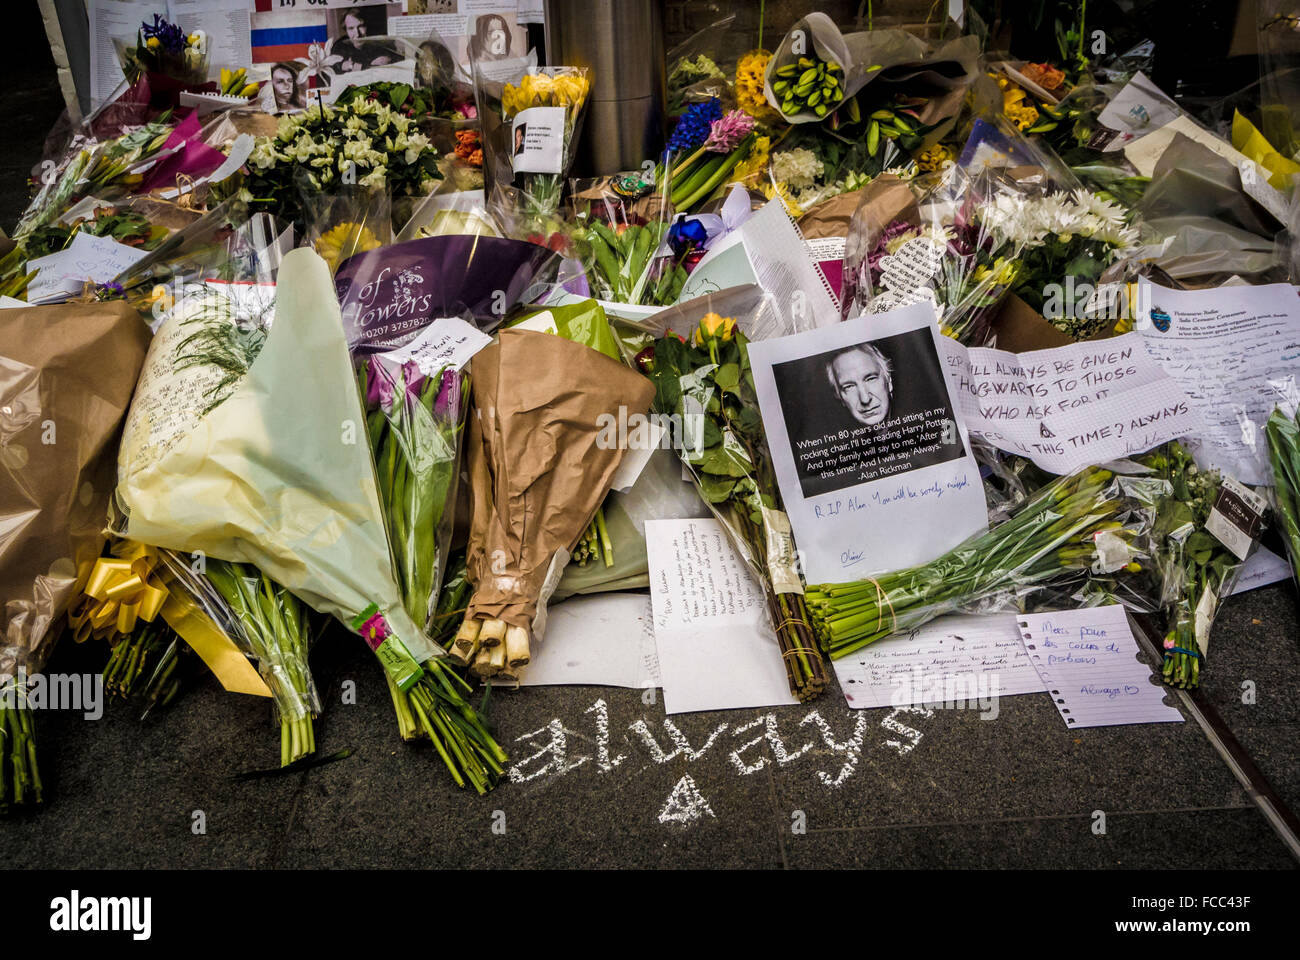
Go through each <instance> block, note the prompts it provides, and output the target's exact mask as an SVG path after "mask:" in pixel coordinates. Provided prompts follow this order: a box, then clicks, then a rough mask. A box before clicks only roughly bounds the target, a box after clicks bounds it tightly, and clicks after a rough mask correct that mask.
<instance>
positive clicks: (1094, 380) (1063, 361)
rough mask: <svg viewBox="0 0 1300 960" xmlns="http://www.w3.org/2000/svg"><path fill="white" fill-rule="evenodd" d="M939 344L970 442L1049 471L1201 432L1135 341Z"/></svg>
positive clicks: (1178, 393)
mask: <svg viewBox="0 0 1300 960" xmlns="http://www.w3.org/2000/svg"><path fill="white" fill-rule="evenodd" d="M939 342H940V345H941V346H942V347H943V350H944V354H945V356H944V361H945V366H946V369H947V371H948V376H949V378H950V379H951V380H952V383H953V387H954V388H955V390H956V392H957V397H958V400H959V402H960V404H961V412H962V418H963V419H964V421H965V423H966V426H967V427H968V428H969V429H970V432H971V435H972V436H976V437H979V438H980V439H982V440H985V441H987V442H989V443H991V444H993V445H994V446H995V447H997V448H998V449H1000V450H1005V451H1007V452H1008V453H1016V454H1020V455H1021V456H1025V457H1029V458H1030V459H1031V460H1033V461H1034V462H1035V463H1036V464H1038V465H1039V466H1040V467H1042V468H1043V469H1044V470H1048V471H1050V472H1052V473H1057V474H1065V473H1073V472H1074V471H1075V470H1079V469H1082V468H1083V467H1086V466H1088V465H1089V464H1093V463H1103V462H1105V461H1107V460H1118V459H1121V458H1123V457H1126V456H1129V455H1132V454H1135V453H1144V452H1146V451H1147V450H1150V449H1151V448H1152V447H1154V446H1156V445H1158V444H1161V443H1165V442H1166V441H1169V440H1175V439H1177V438H1178V437H1182V436H1187V435H1188V434H1192V433H1196V432H1197V431H1199V430H1200V429H1201V426H1202V423H1201V420H1200V418H1199V417H1198V416H1197V415H1196V414H1195V413H1194V412H1193V410H1192V407H1191V400H1190V399H1189V398H1188V396H1187V395H1186V394H1185V393H1184V392H1183V388H1182V386H1181V385H1180V384H1179V383H1178V381H1177V380H1174V379H1173V378H1172V377H1171V376H1169V374H1167V373H1166V372H1165V371H1164V369H1163V368H1162V367H1161V366H1160V364H1158V363H1157V362H1156V361H1155V360H1154V359H1153V358H1152V357H1151V356H1150V354H1149V353H1148V351H1147V348H1146V345H1145V343H1144V342H1143V338H1142V337H1141V336H1139V335H1138V334H1136V333H1127V334H1124V335H1123V336H1121V337H1113V338H1110V339H1107V340H1101V341H1097V342H1087V343H1072V344H1069V345H1068V346H1064V347H1056V348H1054V349H1051V350H1033V351H1029V352H1026V353H1019V354H1016V353H1010V352H1008V351H1006V350H994V349H992V348H990V347H973V348H967V347H963V346H962V345H961V344H959V343H957V341H955V340H953V339H951V338H950V337H943V338H941V339H940V341H939Z"/></svg>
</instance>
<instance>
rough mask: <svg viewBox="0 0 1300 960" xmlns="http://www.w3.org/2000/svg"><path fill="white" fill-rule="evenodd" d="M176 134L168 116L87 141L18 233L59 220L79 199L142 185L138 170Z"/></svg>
mask: <svg viewBox="0 0 1300 960" xmlns="http://www.w3.org/2000/svg"><path fill="white" fill-rule="evenodd" d="M171 133H172V124H171V117H170V114H169V113H164V114H162V115H161V116H160V117H158V118H157V119H155V120H151V121H149V122H148V123H146V124H144V125H143V126H141V127H138V128H136V129H133V130H131V131H130V132H128V133H124V134H122V135H121V136H118V137H115V138H113V139H110V140H105V141H96V140H93V139H92V140H84V141H82V142H81V145H80V146H78V147H76V148H75V149H74V150H72V151H71V152H70V153H69V154H68V156H67V157H65V158H64V160H63V161H62V162H61V163H60V164H59V166H58V168H57V170H56V171H55V173H54V175H53V176H52V177H47V178H45V181H44V184H43V186H42V187H41V189H40V191H39V192H38V193H37V194H36V196H35V197H34V198H33V199H32V202H31V203H30V204H29V205H28V207H27V209H26V210H25V211H24V212H23V216H22V219H21V220H20V221H19V222H18V227H17V229H16V230H15V231H14V239H15V240H22V239H24V238H25V237H26V236H27V235H28V234H30V233H32V232H33V231H34V230H36V229H38V228H39V227H43V226H45V225H47V224H49V223H50V222H51V221H53V220H55V219H57V218H58V217H59V216H60V215H61V214H62V213H63V212H64V211H65V210H66V209H68V207H70V206H71V205H72V203H73V202H75V201H76V200H77V199H78V198H79V197H82V196H85V195H87V194H90V193H98V192H100V191H104V190H106V189H107V188H110V187H117V188H122V189H126V188H129V187H131V186H132V185H134V184H139V183H140V182H142V177H141V175H140V173H138V172H136V171H137V170H138V168H139V167H140V166H141V165H143V164H145V163H147V162H148V161H149V160H150V159H152V158H154V157H155V156H157V154H158V153H159V152H160V151H161V150H162V149H163V146H164V145H165V144H166V143H167V140H168V138H169V137H170V136H171Z"/></svg>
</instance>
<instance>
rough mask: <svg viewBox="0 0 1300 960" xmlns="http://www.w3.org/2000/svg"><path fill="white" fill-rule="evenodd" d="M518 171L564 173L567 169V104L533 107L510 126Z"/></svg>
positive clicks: (511, 151) (514, 167)
mask: <svg viewBox="0 0 1300 960" xmlns="http://www.w3.org/2000/svg"><path fill="white" fill-rule="evenodd" d="M510 144H511V146H510V163H511V166H512V168H513V169H514V171H515V173H560V172H561V171H562V170H563V168H564V107H529V108H528V109H527V110H520V111H519V113H518V114H516V115H515V119H514V122H513V123H512V124H511V127H510Z"/></svg>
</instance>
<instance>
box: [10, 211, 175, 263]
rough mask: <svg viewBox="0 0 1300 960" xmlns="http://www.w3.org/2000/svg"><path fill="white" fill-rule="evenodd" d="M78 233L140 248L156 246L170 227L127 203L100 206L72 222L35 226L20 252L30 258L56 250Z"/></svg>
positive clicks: (155, 247)
mask: <svg viewBox="0 0 1300 960" xmlns="http://www.w3.org/2000/svg"><path fill="white" fill-rule="evenodd" d="M78 233H86V234H89V235H90V236H92V237H112V238H113V239H114V240H116V241H117V242H118V243H121V244H125V245H126V246H128V247H136V248H137V249H140V250H156V249H157V248H158V246H159V245H160V244H161V243H162V242H163V240H164V239H166V237H167V235H168V234H169V233H171V231H170V230H168V229H167V228H166V227H164V226H163V225H161V224H159V223H154V222H153V221H151V220H150V218H149V217H148V216H146V215H145V214H144V213H141V212H139V211H137V210H133V209H130V208H129V207H121V208H119V207H116V206H102V207H96V208H95V209H94V210H93V211H91V213H90V215H89V216H86V217H77V218H76V219H74V220H73V221H72V222H71V223H62V222H60V223H52V224H50V225H48V226H44V227H37V228H36V229H35V230H33V231H32V232H31V233H30V234H28V236H27V238H26V240H25V241H24V243H23V252H24V253H25V254H26V255H27V258H28V259H29V260H31V259H35V258H37V257H43V256H46V255H47V254H51V253H55V252H57V251H59V250H63V249H66V248H67V246H68V244H70V243H71V242H72V238H73V237H75V236H76V235H77V234H78Z"/></svg>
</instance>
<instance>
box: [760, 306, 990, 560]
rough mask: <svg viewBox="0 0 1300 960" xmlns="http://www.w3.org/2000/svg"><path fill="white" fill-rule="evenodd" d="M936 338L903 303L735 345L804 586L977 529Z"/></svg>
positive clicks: (951, 392) (971, 475)
mask: <svg viewBox="0 0 1300 960" xmlns="http://www.w3.org/2000/svg"><path fill="white" fill-rule="evenodd" d="M938 339H941V338H940V335H939V333H938V330H937V329H936V328H935V325H934V313H933V311H932V310H931V308H930V307H929V306H927V305H925V304H916V305H913V306H910V307H903V308H900V309H898V310H895V311H893V312H891V313H886V314H878V315H875V316H872V317H859V318H856V319H853V320H849V321H847V322H845V323H837V324H835V325H833V326H830V327H822V328H819V329H817V330H810V331H807V332H806V333H799V334H795V335H793V336H789V337H779V338H777V339H773V340H761V341H755V342H753V343H751V344H750V345H749V360H750V365H751V367H752V369H753V375H754V386H755V388H756V390H757V393H758V403H759V408H760V410H761V412H762V417H763V429H764V432H765V433H766V435H767V442H768V448H769V450H770V452H771V456H772V465H773V467H774V469H775V471H776V479H777V483H778V484H779V485H780V488H781V497H782V499H783V500H784V501H785V508H786V513H787V514H788V515H789V517H790V523H791V525H792V526H793V528H794V539H795V542H796V544H797V545H798V547H799V551H800V557H801V558H802V561H803V569H804V577H805V579H806V580H807V582H808V583H837V582H840V581H843V580H855V579H861V578H862V577H866V576H869V575H871V574H873V573H877V572H879V571H881V570H898V569H901V568H903V567H910V566H913V565H915V564H918V563H925V562H926V561H928V560H932V559H934V558H935V557H937V556H939V555H940V554H942V553H943V552H944V551H946V550H948V549H949V548H951V547H953V546H956V545H957V544H958V543H960V542H961V541H962V540H964V539H966V538H967V537H969V536H971V535H972V534H975V533H978V532H980V531H981V530H983V529H984V528H985V526H986V523H987V515H986V512H985V505H984V491H983V488H982V487H981V485H980V475H979V467H978V466H977V465H976V463H975V460H974V458H973V457H972V456H971V454H970V447H969V444H968V441H967V436H966V430H965V427H964V426H963V425H962V422H961V416H960V412H959V408H958V406H957V400H956V391H955V389H954V388H953V387H952V385H951V384H950V382H949V381H948V379H947V378H946V377H945V375H944V372H943V363H942V359H941V357H940V355H939V352H938V350H939V347H938V344H937V342H936V341H937V340H938Z"/></svg>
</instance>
